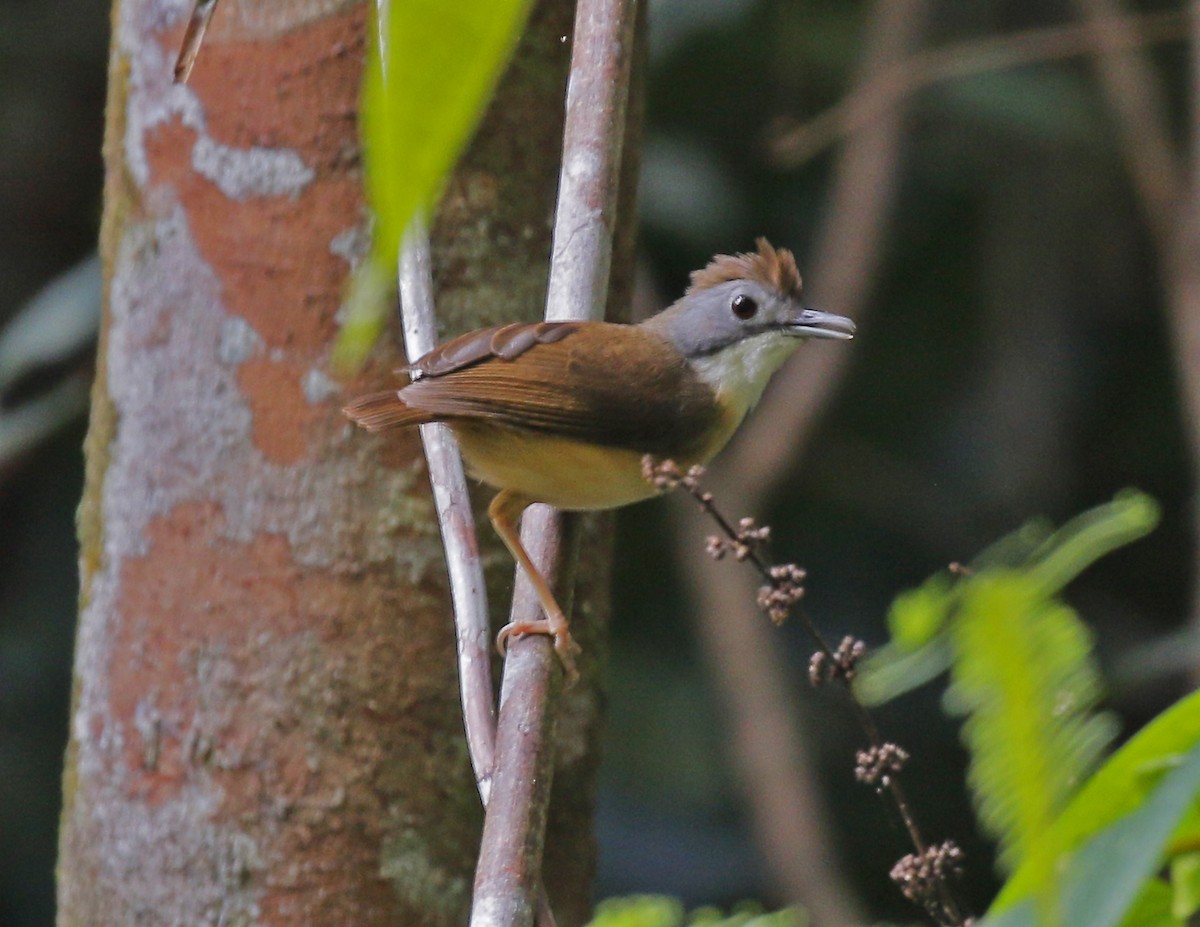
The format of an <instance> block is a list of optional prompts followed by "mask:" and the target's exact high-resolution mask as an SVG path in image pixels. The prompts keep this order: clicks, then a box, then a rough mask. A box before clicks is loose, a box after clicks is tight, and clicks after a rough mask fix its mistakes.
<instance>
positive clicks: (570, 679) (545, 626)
mask: <svg viewBox="0 0 1200 927" xmlns="http://www.w3.org/2000/svg"><path fill="white" fill-rule="evenodd" d="M522 634H546V635H548V636H550V637H552V638H554V652H555V653H556V654H558V661H559V663H561V664H562V668H563V673H564V674H565V675H566V680H567V685H568V686H571V685H574V684H575V682H576V681H577V680H578V679H579V670H578V669H577V668H576V666H575V657H576V656H578V655H579V654H580V653H582V652H583V648H581V647H580V646H579V645H578V644H577V643H575V638H573V637H571V632H570V630H569V629H568V627H567V622H566V621H561V622H556V621H553V620H551V619H549V618H539V619H537V620H536V621H513V622H510V623H509V624H506V625H505V626H504V627H502V628H501V629H500V633H499V634H497V635H496V650H498V651H499V653H500V656H502V657H503V656H505V655H506V651H507V650H508V639H509V638H510V637H513V636H514V635H515V636H518V637H519V636H521V635H522Z"/></svg>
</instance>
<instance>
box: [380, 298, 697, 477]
mask: <svg viewBox="0 0 1200 927" xmlns="http://www.w3.org/2000/svg"><path fill="white" fill-rule="evenodd" d="M485 345H486V349H485V347H484V346H485ZM435 355H437V356H436V357H435ZM417 366H418V368H419V369H421V370H422V372H424V373H425V374H426V375H425V376H423V377H422V378H420V379H418V380H417V381H415V382H414V383H412V384H411V385H409V386H406V387H404V389H402V390H400V392H399V399H400V400H401V401H402V402H403V404H404V405H406V406H407V407H409V408H410V409H414V410H417V409H419V410H423V411H424V412H426V413H427V414H428V415H429V416H431V417H432V418H434V419H439V420H449V421H451V422H453V421H454V420H455V419H475V420H486V421H489V422H493V423H495V424H498V425H506V426H509V427H513V428H523V429H530V430H535V431H542V432H547V433H551V434H555V435H558V436H560V437H564V438H572V439H574V440H577V441H583V442H587V443H590V444H599V445H603V446H610V447H620V448H626V449H630V450H636V451H639V452H644V453H655V454H663V455H668V454H672V455H681V454H685V453H687V452H688V451H689V450H692V449H693V448H694V447H698V446H700V445H702V444H703V443H704V441H705V439H706V438H707V437H708V435H709V434H710V430H711V428H712V426H713V424H714V421H715V419H716V418H717V416H718V415H719V412H718V409H717V406H716V403H715V401H714V396H713V394H712V391H711V389H710V388H709V387H708V386H707V385H706V384H705V383H704V382H703V381H701V380H700V379H699V378H698V377H697V376H696V375H695V374H694V373H693V372H692V371H691V369H690V368H689V367H688V366H687V364H686V362H685V361H684V360H683V359H682V358H681V357H680V356H679V354H678V353H677V352H675V351H674V350H673V349H671V348H670V346H669V345H667V344H666V343H665V342H664V341H662V340H661V339H659V338H658V337H657V336H655V335H652V334H651V333H648V332H645V331H644V330H639V329H637V328H633V327H631V326H625V325H611V324H607V323H602V322H587V323H583V322H568V323H552V322H543V323H536V324H527V325H510V326H503V327H500V328H494V329H484V330H482V331H479V332H473V333H471V334H469V335H465V336H463V337H462V338H459V339H455V340H454V341H451V342H448V343H447V344H446V345H444V346H443V347H442V348H439V349H437V350H436V351H435V352H432V353H431V354H429V355H426V356H425V357H424V358H422V359H421V360H420V361H419V362H418V365H417ZM668 422H670V423H672V427H671V428H666V427H664V426H665V423H668Z"/></svg>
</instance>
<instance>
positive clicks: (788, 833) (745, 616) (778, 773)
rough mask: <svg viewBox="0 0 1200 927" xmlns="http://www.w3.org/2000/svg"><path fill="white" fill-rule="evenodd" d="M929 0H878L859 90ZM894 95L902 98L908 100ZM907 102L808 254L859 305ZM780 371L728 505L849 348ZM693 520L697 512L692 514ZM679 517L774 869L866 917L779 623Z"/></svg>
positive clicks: (769, 481) (746, 502)
mask: <svg viewBox="0 0 1200 927" xmlns="http://www.w3.org/2000/svg"><path fill="white" fill-rule="evenodd" d="M928 9H929V4H928V3H927V0H878V2H877V3H876V4H875V9H874V12H873V14H872V17H871V24H870V26H869V28H868V34H867V37H866V39H865V42H864V45H865V50H864V57H863V63H862V66H861V68H860V72H859V75H858V77H857V80H856V86H855V89H853V90H851V91H850V96H851V97H853V96H856V95H858V94H861V93H865V92H866V91H865V88H868V87H874V86H878V82H879V80H880V75H883V74H887V73H890V71H891V70H892V69H893V68H894V67H895V65H896V62H899V61H903V60H906V58H907V57H908V56H909V55H910V54H911V53H912V49H913V48H914V47H915V46H916V45H917V44H918V42H919V40H920V34H921V31H922V29H923V23H924V21H925V19H926V16H927V14H928ZM898 102H903V100H900V101H898ZM903 118H904V108H903V107H902V106H895V107H893V108H891V109H888V110H887V111H886V112H885V113H883V114H882V116H881V118H880V119H878V120H876V121H873V122H870V123H869V124H864V125H862V126H861V127H860V128H859V130H858V131H856V132H855V133H854V134H852V135H851V136H850V137H849V138H848V139H847V141H846V144H845V147H844V148H843V149H842V151H841V153H840V157H839V160H838V163H837V166H836V170H835V179H834V186H833V189H832V190H831V192H830V200H831V204H830V207H829V209H828V216H829V218H828V220H827V222H826V224H825V227H824V229H823V234H822V238H821V241H820V242H819V244H818V246H817V248H816V252H815V256H814V258H813V260H812V265H813V267H814V268H815V271H814V273H813V275H812V277H813V281H814V284H813V285H812V286H811V287H809V289H811V290H812V291H813V292H815V293H816V295H817V301H818V302H819V303H820V304H822V305H825V306H827V307H828V308H830V309H834V308H836V310H837V311H838V312H842V313H848V314H850V315H853V316H857V317H859V318H861V316H862V310H863V307H864V306H865V303H866V299H867V295H868V289H869V285H870V281H871V280H873V279H874V277H875V269H876V267H877V265H878V262H879V254H880V250H881V243H882V239H883V232H884V228H885V226H886V218H887V215H888V212H889V210H890V208H891V203H892V200H893V196H894V192H895V188H896V180H897V172H898V166H899V148H900V128H901V123H902V120H903ZM804 353H805V356H804V357H803V358H802V359H800V360H798V361H796V362H795V363H793V364H791V365H790V366H789V367H788V368H786V369H785V370H784V371H782V372H781V373H779V374H778V375H777V376H776V378H775V383H774V384H773V385H772V388H771V390H770V392H769V393H768V395H767V397H766V399H765V400H764V402H763V403H762V406H761V407H760V408H759V409H758V411H757V412H755V414H754V416H753V418H751V419H750V420H749V421H748V422H747V423H746V424H745V425H744V426H743V427H742V431H741V434H740V435H739V437H738V438H737V443H736V444H735V445H734V446H733V447H731V448H730V449H729V450H727V451H726V453H725V455H724V456H723V458H720V459H718V461H717V462H716V465H714V466H713V467H711V468H710V470H709V486H710V488H711V489H712V490H713V491H714V493H715V494H716V495H717V496H718V497H719V498H721V499H722V500H723V503H724V504H725V506H726V507H727V508H729V509H730V510H732V511H737V512H754V511H756V510H757V509H759V508H760V507H761V504H762V502H763V500H764V499H765V498H766V494H767V493H768V492H769V491H770V489H771V488H772V487H773V486H774V485H775V484H777V483H778V481H779V480H780V479H781V478H782V476H783V475H784V474H785V473H787V472H790V471H791V468H792V467H793V466H794V460H795V457H796V456H797V454H798V453H799V451H800V449H802V448H803V446H804V443H805V441H806V439H807V437H808V435H809V433H810V432H811V428H812V426H813V424H814V423H815V421H816V417H817V415H818V414H819V412H820V410H821V408H822V407H823V406H824V404H825V399H826V397H827V396H828V395H829V394H830V393H831V392H832V390H833V388H834V386H835V385H836V384H837V382H838V381H839V379H840V374H841V371H842V370H843V369H844V365H845V363H846V357H847V356H848V354H849V352H843V351H821V350H820V349H819V346H814V347H813V348H811V349H810V350H809V351H806V352H804ZM689 525H690V523H689ZM689 536H692V537H694V532H693V531H690V530H688V529H687V528H684V529H681V530H680V531H679V542H678V543H679V548H678V551H677V553H676V558H677V560H678V561H679V562H680V563H681V564H682V565H683V568H684V570H685V575H686V576H687V578H688V580H689V585H690V586H691V597H692V599H693V601H694V602H695V603H697V613H698V615H699V616H700V630H701V634H702V636H703V640H704V643H705V651H706V654H707V656H708V660H709V662H710V663H711V665H712V666H713V668H714V673H715V675H716V678H717V682H718V685H719V686H720V687H721V691H722V696H723V700H724V702H725V704H726V706H727V708H728V711H729V714H730V716H731V718H730V724H731V725H732V728H733V740H734V744H735V748H734V753H735V758H736V760H737V762H738V764H739V766H740V772H741V780H742V782H743V788H744V791H745V793H746V796H747V800H748V802H749V805H750V809H751V813H752V815H753V817H754V820H755V826H756V830H757V832H758V834H759V838H760V840H761V841H762V842H763V846H764V851H765V853H766V856H767V860H768V864H769V866H770V869H771V873H772V875H773V877H774V879H775V881H776V882H777V883H778V884H779V885H780V887H781V888H782V889H783V890H784V891H786V892H787V894H788V895H789V896H790V897H792V898H795V899H798V900H800V901H802V902H803V903H804V904H805V905H806V906H807V907H808V908H809V910H810V911H811V912H812V914H813V919H814V921H815V922H816V923H818V924H821V925H834V924H847V923H853V922H856V921H858V920H860V919H861V918H860V917H859V916H858V911H857V910H856V909H855V906H854V902H853V895H852V892H851V890H850V888H849V887H848V885H847V884H846V880H845V876H844V875H843V874H842V873H841V872H840V871H839V869H838V868H837V867H836V865H835V864H834V862H833V861H832V859H831V858H830V854H829V853H828V851H827V848H828V847H829V846H830V845H831V843H832V839H831V838H830V837H829V836H828V834H829V825H828V822H827V821H826V818H825V814H824V811H823V809H822V807H821V803H820V800H819V799H818V797H817V787H816V783H815V782H814V780H813V776H812V773H811V771H810V763H809V761H808V759H807V757H806V751H805V744H804V742H803V740H802V737H801V731H802V729H803V723H802V721H801V720H800V719H799V718H797V717H796V712H795V709H794V708H793V707H792V706H793V704H794V699H793V698H792V697H791V696H790V692H791V689H792V687H791V685H790V684H789V682H788V679H787V673H786V670H785V668H784V666H783V664H782V661H781V660H780V658H779V655H778V654H777V653H776V652H775V647H774V643H773V640H772V637H771V634H770V629H769V628H768V627H767V626H766V624H765V623H764V622H763V621H762V615H761V614H760V613H759V612H758V611H757V610H756V609H755V607H754V587H753V585H752V584H751V583H750V582H749V580H748V579H747V578H746V577H745V576H733V577H730V576H727V575H723V574H722V572H721V571H720V570H716V569H713V568H712V565H711V564H708V565H705V564H704V563H703V562H700V558H698V557H697V556H696V555H695V553H694V549H693V548H692V546H691V544H690V542H687V541H686V540H685V539H686V537H689Z"/></svg>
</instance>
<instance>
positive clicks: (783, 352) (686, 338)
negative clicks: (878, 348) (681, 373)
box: [642, 238, 854, 417]
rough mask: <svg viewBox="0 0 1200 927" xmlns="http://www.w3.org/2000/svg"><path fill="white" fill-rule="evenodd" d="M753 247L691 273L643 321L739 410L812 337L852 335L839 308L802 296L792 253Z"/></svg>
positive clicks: (763, 242) (741, 411) (760, 244)
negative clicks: (683, 288) (808, 302)
mask: <svg viewBox="0 0 1200 927" xmlns="http://www.w3.org/2000/svg"><path fill="white" fill-rule="evenodd" d="M757 244H758V251H757V252H755V253H747V254H734V255H728V254H722V255H718V256H717V257H715V258H713V260H712V261H711V262H710V263H709V265H708V266H707V267H705V268H704V269H703V270H698V271H695V272H694V273H693V274H692V283H691V286H690V287H688V290H687V292H686V293H685V294H684V295H683V297H682V298H680V299H679V300H678V301H677V302H676V303H675V304H674V305H673V306H671V307H670V308H668V309H665V310H663V311H662V312H660V313H659V314H658V315H656V316H654V317H653V318H651V319H647V320H646V321H645V322H643V323H642V325H643V326H644V327H645V328H646V329H648V330H650V331H652V332H654V333H655V334H657V335H659V336H660V337H662V338H664V339H666V340H667V341H668V342H670V344H671V345H673V346H674V347H675V348H676V350H678V351H679V352H680V354H682V355H683V357H684V358H685V359H686V360H687V362H688V363H689V364H690V365H691V367H692V369H693V370H695V371H696V373H697V374H698V375H699V376H700V377H701V379H703V380H704V381H705V382H707V383H708V385H709V386H711V387H712V388H713V390H714V392H716V394H717V396H718V398H719V399H720V400H721V401H722V402H723V403H727V404H729V405H731V406H732V407H733V411H734V412H735V413H736V414H738V416H739V417H740V416H741V415H744V414H745V413H746V411H748V410H749V409H750V408H751V407H752V406H753V405H754V404H755V403H756V402H757V401H758V399H759V397H760V396H761V395H762V391H763V390H764V389H765V388H766V385H767V383H768V381H769V380H770V379H771V376H772V374H774V373H775V371H776V370H778V369H779V367H780V365H781V364H782V363H783V362H784V361H785V360H786V359H787V358H788V357H789V356H790V355H791V353H792V352H793V351H794V350H796V348H797V347H799V346H800V345H801V344H802V343H803V342H804V341H805V340H807V339H809V338H833V339H839V340H845V339H848V338H853V337H854V323H853V322H851V321H850V320H849V319H847V318H845V317H844V316H840V315H833V314H832V313H828V312H820V311H818V310H816V309H808V308H805V306H804V305H803V304H802V303H801V302H800V286H801V284H800V273H799V271H797V269H796V261H795V258H794V257H793V256H792V253H791V252H790V251H788V250H786V249H783V248H780V249H778V250H776V249H775V248H773V247H771V245H770V243H769V242H768V241H767V240H766V239H765V238H760V239H758V242H757Z"/></svg>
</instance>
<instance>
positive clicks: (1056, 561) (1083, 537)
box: [1029, 489, 1159, 593]
mask: <svg viewBox="0 0 1200 927" xmlns="http://www.w3.org/2000/svg"><path fill="white" fill-rule="evenodd" d="M1158 519H1159V508H1158V503H1157V502H1155V501H1154V500H1153V499H1151V498H1150V497H1149V496H1147V495H1146V494H1145V493H1143V492H1140V491H1139V490H1136V489H1123V490H1121V492H1119V493H1117V495H1116V496H1115V497H1114V498H1113V501H1112V502H1110V503H1108V504H1107V505H1101V506H1097V507H1096V508H1094V509H1090V510H1089V511H1087V512H1084V513H1083V514H1082V515H1079V516H1077V517H1076V518H1073V519H1071V521H1069V522H1067V524H1065V525H1063V527H1062V528H1060V529H1059V530H1058V531H1056V532H1054V534H1052V535H1051V536H1050V537H1049V538H1047V539H1046V541H1045V542H1044V543H1043V544H1042V545H1041V546H1040V547H1039V548H1038V550H1036V551H1034V553H1033V555H1032V556H1031V557H1030V560H1031V562H1032V569H1031V570H1030V571H1029V572H1030V575H1031V576H1032V577H1033V579H1034V580H1036V581H1037V582H1039V583H1041V584H1042V585H1043V586H1044V587H1045V590H1046V591H1047V592H1048V593H1049V592H1057V591H1058V590H1060V589H1062V588H1063V587H1064V586H1065V585H1066V584H1067V583H1069V582H1070V581H1071V580H1073V579H1074V578H1075V577H1076V576H1078V575H1079V574H1080V573H1082V572H1083V571H1084V570H1085V569H1087V568H1088V567H1089V566H1091V565H1092V564H1093V563H1095V562H1096V561H1097V560H1099V559H1100V558H1101V557H1103V556H1104V555H1105V554H1108V553H1111V552H1112V551H1114V550H1116V549H1117V548H1118V547H1124V546H1125V545H1126V544H1130V543H1132V542H1134V541H1136V540H1138V539H1139V538H1143V537H1145V536H1146V535H1147V534H1149V533H1150V532H1151V531H1153V530H1154V527H1155V525H1157V524H1158Z"/></svg>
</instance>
